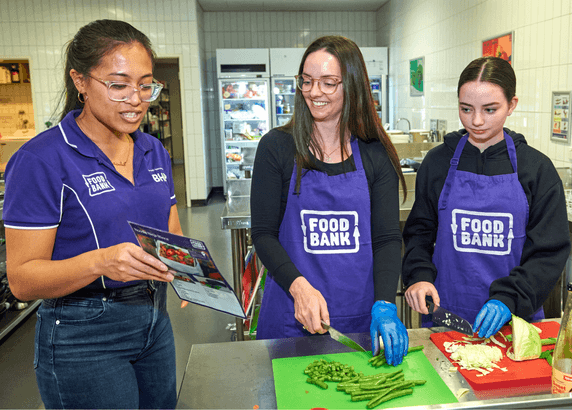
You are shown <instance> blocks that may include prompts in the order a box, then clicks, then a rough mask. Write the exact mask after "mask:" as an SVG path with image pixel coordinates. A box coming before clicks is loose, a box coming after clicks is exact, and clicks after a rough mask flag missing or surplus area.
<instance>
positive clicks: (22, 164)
mask: <svg viewBox="0 0 572 410" xmlns="http://www.w3.org/2000/svg"><path fill="white" fill-rule="evenodd" d="M154 58H155V55H154V53H153V50H152V49H151V44H150V41H149V39H148V38H147V36H145V35H144V34H143V33H141V32H140V31H139V30H137V29H135V28H134V27H133V26H131V25H130V24H127V23H125V22H122V21H117V20H97V21H94V22H91V23H89V24H87V25H85V26H83V27H82V28H81V29H80V30H79V31H78V33H77V34H76V35H75V36H74V38H73V40H72V41H71V42H70V43H69V45H68V47H67V52H66V68H65V74H64V75H65V87H66V88H65V91H64V92H63V95H64V97H65V100H64V103H65V106H64V109H63V114H62V118H61V121H60V123H59V124H58V125H56V126H55V127H52V128H50V129H48V130H46V131H44V132H42V133H40V134H38V135H37V136H36V137H34V138H32V139H31V140H30V141H28V142H27V143H26V144H24V145H23V146H22V148H20V150H18V152H16V153H15V154H14V155H13V156H12V157H11V158H10V161H9V162H8V165H7V167H6V174H5V177H6V196H5V201H4V224H5V227H6V251H7V262H8V280H9V283H10V288H11V289H12V292H13V293H14V295H15V296H16V297H18V298H19V299H21V300H30V299H43V302H42V304H41V306H40V307H39V309H38V313H37V322H36V341H35V357H34V368H35V370H36V379H37V382H38V387H39V390H40V393H41V396H42V401H43V402H44V405H45V408H47V409H54V408H98V409H103V408H131V409H133V408H155V409H156V408H174V407H175V405H176V403H177V386H176V369H175V364H176V361H175V344H174V338H173V331H172V329H171V322H170V320H169V314H168V313H167V309H166V297H167V286H168V285H167V282H169V281H172V280H173V275H171V274H170V273H169V272H168V271H167V266H166V265H165V264H163V263H162V262H161V261H159V260H158V259H156V258H154V257H152V256H151V255H149V254H147V253H146V252H145V251H144V250H143V249H141V247H140V246H139V245H138V244H137V239H136V238H135V235H134V233H133V231H132V230H131V228H130V226H129V224H128V221H132V222H136V223H140V224H144V225H147V226H151V227H154V228H157V229H163V230H168V231H170V232H172V233H175V234H182V231H181V226H180V223H179V217H178V213H177V207H176V203H177V200H176V198H175V193H174V184H173V178H172V172H171V159H170V157H169V153H168V152H167V151H166V150H165V149H164V148H163V146H162V145H161V142H160V141H158V140H157V139H156V138H154V137H152V136H150V135H147V134H144V133H142V132H140V131H139V124H140V123H141V120H142V119H143V117H144V115H145V113H146V112H147V109H148V107H149V104H150V102H151V101H153V100H155V99H157V97H158V96H159V93H160V91H161V88H162V87H161V85H160V84H157V83H156V82H155V81H154V80H153V66H154Z"/></svg>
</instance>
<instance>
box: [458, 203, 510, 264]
mask: <svg viewBox="0 0 572 410" xmlns="http://www.w3.org/2000/svg"><path fill="white" fill-rule="evenodd" d="M512 229H513V218H512V214H509V213H505V212H473V211H465V210H462V209H454V210H453V212H452V218H451V230H452V232H453V243H454V245H455V250H457V251H459V252H472V253H484V254H489V255H508V254H510V252H511V244H512V240H513V239H514V234H513V231H512Z"/></svg>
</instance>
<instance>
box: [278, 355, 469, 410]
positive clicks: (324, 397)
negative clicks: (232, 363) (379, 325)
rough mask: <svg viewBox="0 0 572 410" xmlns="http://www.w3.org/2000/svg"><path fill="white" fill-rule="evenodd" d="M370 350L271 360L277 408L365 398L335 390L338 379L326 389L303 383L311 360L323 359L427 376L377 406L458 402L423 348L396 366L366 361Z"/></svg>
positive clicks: (347, 405) (331, 407)
mask: <svg viewBox="0 0 572 410" xmlns="http://www.w3.org/2000/svg"><path fill="white" fill-rule="evenodd" d="M370 358H371V352H367V353H366V352H348V353H333V354H324V355H316V356H301V357H286V358H281V359H273V360H272V372H273V374H274V388H275V391H276V404H277V407H278V409H316V408H325V409H328V410H335V409H360V410H363V409H365V407H366V404H367V401H357V402H352V401H351V396H350V395H348V394H346V393H344V392H341V391H337V390H336V385H337V383H335V382H326V384H327V385H328V389H327V390H322V389H320V388H319V387H317V386H314V385H312V384H308V383H306V379H307V376H306V375H305V374H304V369H305V368H306V366H308V364H310V363H312V362H313V361H314V360H319V359H325V360H327V361H329V362H331V361H334V360H335V361H338V362H340V363H343V364H348V365H350V366H354V368H355V370H356V371H357V372H363V373H364V374H366V375H367V374H377V373H391V372H393V371H395V370H399V369H402V370H403V374H404V375H405V379H409V380H415V379H422V380H427V383H425V384H424V385H421V386H415V387H414V388H413V394H412V395H410V396H404V397H399V398H396V399H393V400H391V401H388V402H387V403H383V404H382V405H380V406H379V407H376V408H380V409H381V408H394V407H404V406H418V405H429V404H444V403H457V402H458V400H457V398H456V397H455V395H454V394H453V392H451V390H450V389H449V387H447V385H446V384H445V382H444V381H443V380H442V379H441V377H440V376H439V374H438V373H437V372H436V371H435V369H434V368H433V365H431V363H430V362H429V359H427V357H426V356H425V354H424V353H423V352H422V351H418V352H411V353H409V354H408V355H407V356H406V357H405V358H404V359H403V363H401V364H400V365H399V366H396V367H393V366H389V365H384V366H381V367H377V368H376V367H373V366H371V365H369V364H368V362H367V361H368V359H370Z"/></svg>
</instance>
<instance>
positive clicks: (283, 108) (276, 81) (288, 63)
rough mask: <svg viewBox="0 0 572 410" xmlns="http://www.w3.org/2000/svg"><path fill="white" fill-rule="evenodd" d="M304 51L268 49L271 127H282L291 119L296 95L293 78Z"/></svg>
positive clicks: (301, 49) (296, 49)
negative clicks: (270, 86)
mask: <svg viewBox="0 0 572 410" xmlns="http://www.w3.org/2000/svg"><path fill="white" fill-rule="evenodd" d="M305 51H306V50H305V49H303V48H271V49H270V79H271V85H272V88H271V91H272V95H271V98H270V100H271V102H272V127H279V126H281V125H284V124H286V123H287V122H288V121H290V118H292V114H293V113H294V96H295V95H296V83H295V79H294V76H295V75H296V74H298V69H299V67H300V62H301V61H302V56H303V55H304V52H305Z"/></svg>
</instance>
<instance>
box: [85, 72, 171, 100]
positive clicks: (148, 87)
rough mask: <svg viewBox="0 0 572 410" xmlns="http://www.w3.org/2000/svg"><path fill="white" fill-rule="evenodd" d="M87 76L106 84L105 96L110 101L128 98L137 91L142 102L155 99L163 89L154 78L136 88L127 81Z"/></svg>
mask: <svg viewBox="0 0 572 410" xmlns="http://www.w3.org/2000/svg"><path fill="white" fill-rule="evenodd" d="M87 77H89V78H93V79H94V80H96V81H99V82H100V83H101V84H104V85H105V86H107V96H108V97H109V99H110V100H111V101H117V102H121V101H127V100H129V99H130V98H131V97H132V96H133V94H135V93H136V92H139V98H141V101H144V102H150V101H155V100H156V99H157V97H159V93H160V92H161V90H162V89H163V86H162V85H161V84H159V83H157V82H156V81H155V80H153V82H152V83H149V84H141V85H139V86H138V87H137V88H135V87H133V86H132V85H131V84H128V83H121V82H116V81H105V80H102V79H100V78H95V77H92V76H91V75H89V74H88V75H87Z"/></svg>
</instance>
